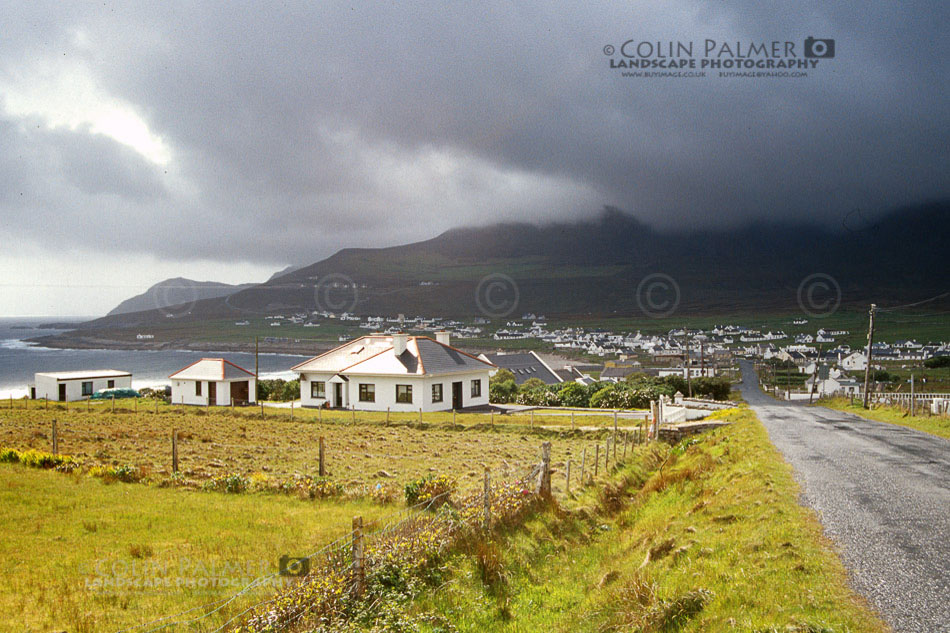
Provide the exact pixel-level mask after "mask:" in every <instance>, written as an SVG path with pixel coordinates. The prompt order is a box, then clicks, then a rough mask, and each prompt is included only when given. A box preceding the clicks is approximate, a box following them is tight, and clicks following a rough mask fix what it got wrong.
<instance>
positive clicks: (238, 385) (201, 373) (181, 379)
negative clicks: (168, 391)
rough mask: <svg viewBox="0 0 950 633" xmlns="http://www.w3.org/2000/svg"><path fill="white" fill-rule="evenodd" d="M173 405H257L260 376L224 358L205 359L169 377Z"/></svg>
mask: <svg viewBox="0 0 950 633" xmlns="http://www.w3.org/2000/svg"><path fill="white" fill-rule="evenodd" d="M169 379H171V381H172V404H193V405H200V406H209V405H210V406H227V405H230V404H231V403H232V401H233V402H234V404H247V403H251V402H256V401H257V376H256V375H254V373H253V372H250V371H248V370H246V369H244V368H243V367H238V366H237V365H235V364H234V363H232V362H231V361H229V360H225V359H223V358H202V359H201V360H199V361H197V362H194V363H192V364H191V365H188V366H187V367H185V368H184V369H180V370H178V371H176V372H175V373H174V374H172V375H171V376H169Z"/></svg>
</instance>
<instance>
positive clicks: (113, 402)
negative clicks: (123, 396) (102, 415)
mask: <svg viewBox="0 0 950 633" xmlns="http://www.w3.org/2000/svg"><path fill="white" fill-rule="evenodd" d="M112 412H113V413H115V396H112Z"/></svg>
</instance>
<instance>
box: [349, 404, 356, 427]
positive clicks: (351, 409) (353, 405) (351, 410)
mask: <svg viewBox="0 0 950 633" xmlns="http://www.w3.org/2000/svg"><path fill="white" fill-rule="evenodd" d="M350 412H351V413H352V414H353V418H352V420H353V424H356V405H355V404H351V405H350Z"/></svg>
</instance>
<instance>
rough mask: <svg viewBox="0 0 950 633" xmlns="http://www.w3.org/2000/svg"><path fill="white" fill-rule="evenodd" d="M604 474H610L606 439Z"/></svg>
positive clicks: (608, 449) (608, 445)
mask: <svg viewBox="0 0 950 633" xmlns="http://www.w3.org/2000/svg"><path fill="white" fill-rule="evenodd" d="M604 474H605V475H609V474H610V438H609V437H608V438H607V442H606V443H605V444H604Z"/></svg>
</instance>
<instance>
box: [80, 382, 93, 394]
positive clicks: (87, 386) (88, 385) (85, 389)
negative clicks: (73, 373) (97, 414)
mask: <svg viewBox="0 0 950 633" xmlns="http://www.w3.org/2000/svg"><path fill="white" fill-rule="evenodd" d="M82 395H84V396H91V395H92V381H91V380H90V381H89V382H84V383H82Z"/></svg>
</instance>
